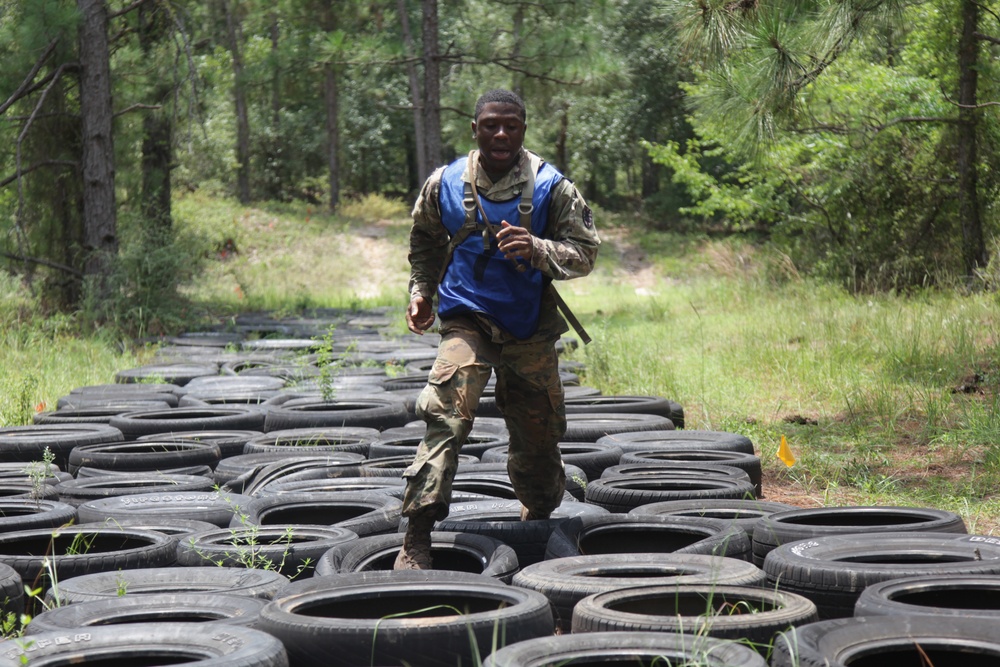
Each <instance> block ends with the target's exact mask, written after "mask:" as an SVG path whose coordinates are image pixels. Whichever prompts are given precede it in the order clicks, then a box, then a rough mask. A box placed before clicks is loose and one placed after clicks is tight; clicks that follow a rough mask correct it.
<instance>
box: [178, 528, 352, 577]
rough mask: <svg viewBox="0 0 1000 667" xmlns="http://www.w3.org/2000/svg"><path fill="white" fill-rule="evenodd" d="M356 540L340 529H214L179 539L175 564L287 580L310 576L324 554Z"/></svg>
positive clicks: (345, 530) (348, 531) (348, 532)
mask: <svg viewBox="0 0 1000 667" xmlns="http://www.w3.org/2000/svg"><path fill="white" fill-rule="evenodd" d="M357 540H358V535H357V533H355V532H354V531H352V530H348V529H347V528H341V527H339V526H302V525H294V524H285V525H283V526H246V527H241V528H216V529H214V530H208V531H205V532H201V533H195V534H193V535H188V536H186V537H184V538H182V539H180V540H179V541H178V543H177V564H178V565H181V566H184V567H194V566H198V565H218V566H222V567H247V568H257V569H263V570H274V571H276V572H280V573H281V574H283V575H285V576H286V577H288V578H289V579H295V578H297V577H311V576H312V573H313V570H314V569H315V567H316V562H317V561H318V560H319V559H320V557H321V556H322V555H323V554H325V553H326V552H327V551H329V550H330V549H332V548H334V547H337V546H341V545H345V544H349V543H351V542H356V541H357Z"/></svg>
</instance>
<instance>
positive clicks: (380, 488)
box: [254, 477, 406, 499]
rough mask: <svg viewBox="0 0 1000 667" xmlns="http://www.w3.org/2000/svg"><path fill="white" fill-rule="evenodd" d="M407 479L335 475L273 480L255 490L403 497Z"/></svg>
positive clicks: (264, 493)
mask: <svg viewBox="0 0 1000 667" xmlns="http://www.w3.org/2000/svg"><path fill="white" fill-rule="evenodd" d="M405 490H406V480H405V479H403V478H402V477H334V478H330V479H300V480H296V481H294V482H281V481H279V482H271V483H270V484H265V485H264V486H262V487H260V488H259V489H257V490H256V491H255V492H254V497H256V498H263V497H264V496H271V495H276V494H283V493H342V492H344V491H351V492H355V493H357V492H365V493H370V492H374V493H386V494H388V495H390V496H392V497H393V498H399V499H402V498H403V492H404V491H405Z"/></svg>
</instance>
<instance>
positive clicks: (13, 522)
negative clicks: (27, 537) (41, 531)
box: [0, 498, 76, 534]
mask: <svg viewBox="0 0 1000 667" xmlns="http://www.w3.org/2000/svg"><path fill="white" fill-rule="evenodd" d="M74 521H76V508H75V507H73V506H71V505H69V504H67V503H63V502H58V501H55V500H32V499H29V498H3V499H0V534H2V533H10V532H13V531H16V530H31V529H33V528H57V527H59V526H64V525H66V524H68V523H73V522H74Z"/></svg>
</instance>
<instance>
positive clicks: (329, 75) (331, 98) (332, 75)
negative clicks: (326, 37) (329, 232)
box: [323, 0, 340, 212]
mask: <svg viewBox="0 0 1000 667" xmlns="http://www.w3.org/2000/svg"><path fill="white" fill-rule="evenodd" d="M334 5H335V0H327V2H326V4H325V5H324V6H323V30H325V31H326V32H328V33H332V32H334V31H335V30H336V29H337V8H336V7H335V6H334ZM323 101H324V103H325V105H326V164H327V167H328V169H329V172H330V180H329V183H328V185H329V187H330V211H331V212H333V211H336V210H337V206H338V205H339V204H340V158H339V157H338V156H339V155H340V86H339V82H338V81H337V66H336V65H335V64H334V63H329V62H328V63H326V64H325V65H323Z"/></svg>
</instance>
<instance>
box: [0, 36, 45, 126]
mask: <svg viewBox="0 0 1000 667" xmlns="http://www.w3.org/2000/svg"><path fill="white" fill-rule="evenodd" d="M58 43H59V38H58V37H56V38H55V39H53V40H52V41H51V42H49V45H48V46H46V47H45V51H44V52H43V53H42V55H41V56H40V57H39V58H38V60H37V61H36V62H35V65H34V67H32V68H31V71H30V72H28V76H26V77H24V81H22V82H21V85H20V86H18V87H17V90H15V91H14V92H13V94H11V96H10V97H8V98H7V101H6V102H4V103H3V104H0V115H2V114H3V113H4V112H5V111H7V109H9V108H10V106H11V105H12V104H14V103H15V102H17V101H18V100H19V99H21V98H22V97H23V96H24V95H27V94H28V93H30V92H31V91H30V90H29V88H30V87H31V82H32V81H34V79H35V77H36V76H38V71H39V70H40V69H42V65H44V64H45V61H46V60H48V59H49V56H51V55H52V52H53V51H55V48H56V44H58Z"/></svg>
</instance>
